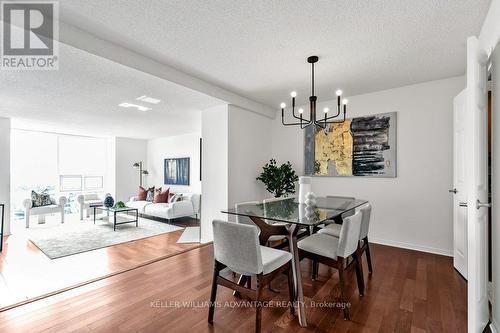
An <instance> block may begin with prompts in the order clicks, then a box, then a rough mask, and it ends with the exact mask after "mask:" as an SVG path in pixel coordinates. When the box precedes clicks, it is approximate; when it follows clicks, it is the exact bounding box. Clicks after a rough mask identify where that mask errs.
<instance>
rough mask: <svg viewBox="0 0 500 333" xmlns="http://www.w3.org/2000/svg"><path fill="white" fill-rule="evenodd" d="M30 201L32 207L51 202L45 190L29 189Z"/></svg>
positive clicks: (47, 204)
mask: <svg viewBox="0 0 500 333" xmlns="http://www.w3.org/2000/svg"><path fill="white" fill-rule="evenodd" d="M31 201H32V202H33V207H43V206H49V205H52V204H53V202H52V200H51V199H50V195H49V194H47V193H45V192H42V193H37V192H35V191H31Z"/></svg>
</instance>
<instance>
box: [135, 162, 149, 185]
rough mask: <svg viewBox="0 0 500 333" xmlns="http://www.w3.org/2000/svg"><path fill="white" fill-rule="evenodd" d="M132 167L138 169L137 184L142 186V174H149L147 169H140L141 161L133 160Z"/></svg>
mask: <svg viewBox="0 0 500 333" xmlns="http://www.w3.org/2000/svg"><path fill="white" fill-rule="evenodd" d="M132 166H133V167H134V168H136V169H139V186H142V176H143V175H144V176H147V175H148V174H149V172H148V170H143V169H142V161H140V162H135V163H134V164H133V165H132Z"/></svg>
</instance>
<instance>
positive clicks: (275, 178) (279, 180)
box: [257, 158, 299, 198]
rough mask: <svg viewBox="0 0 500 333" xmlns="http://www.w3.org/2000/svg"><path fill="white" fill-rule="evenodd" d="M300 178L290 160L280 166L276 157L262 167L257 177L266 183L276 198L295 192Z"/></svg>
mask: <svg viewBox="0 0 500 333" xmlns="http://www.w3.org/2000/svg"><path fill="white" fill-rule="evenodd" d="M298 179H299V177H298V176H297V175H296V174H295V170H293V167H292V164H291V163H290V162H286V163H283V164H281V165H280V166H278V165H277V164H276V160H275V159H274V158H273V159H271V160H270V161H269V162H268V163H266V164H265V165H264V166H263V167H262V172H261V174H260V175H259V177H257V180H260V181H261V182H262V183H264V185H266V190H267V191H268V192H269V193H272V194H273V195H274V197H275V198H280V197H287V196H288V195H290V194H293V193H295V182H296V181H297V180H298Z"/></svg>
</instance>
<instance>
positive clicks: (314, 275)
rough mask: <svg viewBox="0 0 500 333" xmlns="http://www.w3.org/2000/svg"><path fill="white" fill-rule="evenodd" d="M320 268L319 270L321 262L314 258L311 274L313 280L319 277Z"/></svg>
mask: <svg viewBox="0 0 500 333" xmlns="http://www.w3.org/2000/svg"><path fill="white" fill-rule="evenodd" d="M318 270H319V262H317V261H316V260H313V261H312V274H311V279H312V280H313V281H315V280H316V278H317V277H318Z"/></svg>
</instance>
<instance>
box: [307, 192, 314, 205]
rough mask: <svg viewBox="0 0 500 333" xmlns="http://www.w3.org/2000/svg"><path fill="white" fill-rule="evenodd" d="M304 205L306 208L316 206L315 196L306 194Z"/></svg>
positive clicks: (309, 193)
mask: <svg viewBox="0 0 500 333" xmlns="http://www.w3.org/2000/svg"><path fill="white" fill-rule="evenodd" d="M305 204H306V206H308V207H314V206H316V196H315V195H314V193H313V192H307V194H306V201H305Z"/></svg>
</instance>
